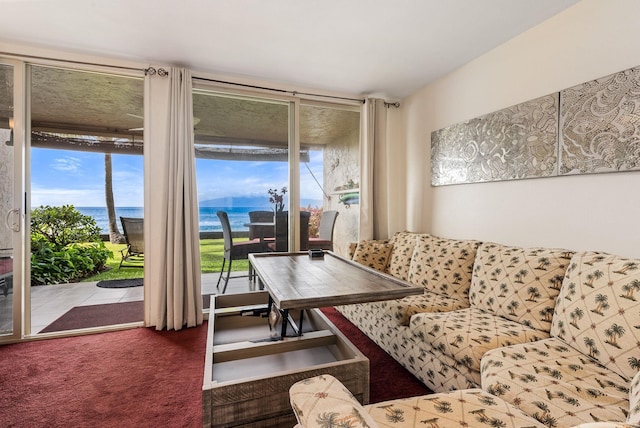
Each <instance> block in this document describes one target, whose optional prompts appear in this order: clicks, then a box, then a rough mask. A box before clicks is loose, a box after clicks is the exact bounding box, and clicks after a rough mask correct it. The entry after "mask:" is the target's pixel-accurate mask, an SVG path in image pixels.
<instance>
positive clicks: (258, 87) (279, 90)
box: [193, 77, 365, 104]
mask: <svg viewBox="0 0 640 428" xmlns="http://www.w3.org/2000/svg"><path fill="white" fill-rule="evenodd" d="M193 79H194V80H201V81H204V82H212V83H222V84H224V85H233V86H241V87H243V88H250V89H261V90H265V91H273V92H279V93H283V94H291V95H293V96H296V95H308V96H311V97H321V98H332V99H335V100H345V101H358V102H361V103H362V104H364V103H365V99H364V98H348V97H336V96H333V95H322V94H312V93H308V92H298V91H289V90H287V89H278V88H269V87H266V86H257V85H249V84H247V83H236V82H227V81H225V80H216V79H207V78H204V77H193Z"/></svg>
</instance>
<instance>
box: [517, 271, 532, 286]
mask: <svg viewBox="0 0 640 428" xmlns="http://www.w3.org/2000/svg"><path fill="white" fill-rule="evenodd" d="M528 274H529V271H528V270H526V269H520V271H519V272H518V273H516V274H515V275H514V276H515V280H514V282H517V283H519V284H524V281H523V278H524V277H525V276H527V275H528Z"/></svg>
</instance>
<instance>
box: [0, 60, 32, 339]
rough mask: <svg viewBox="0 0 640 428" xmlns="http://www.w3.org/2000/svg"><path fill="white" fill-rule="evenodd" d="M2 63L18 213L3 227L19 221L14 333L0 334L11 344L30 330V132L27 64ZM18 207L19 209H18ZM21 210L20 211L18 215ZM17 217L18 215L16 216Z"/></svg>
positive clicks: (14, 239)
mask: <svg viewBox="0 0 640 428" xmlns="http://www.w3.org/2000/svg"><path fill="white" fill-rule="evenodd" d="M0 63H1V64H3V65H8V66H11V67H12V68H13V186H12V187H13V190H12V195H11V198H12V201H11V210H12V212H14V214H12V215H10V214H9V213H2V218H1V219H0V221H2V222H3V225H2V226H1V227H6V226H8V223H9V221H12V222H16V221H17V224H18V230H15V229H13V228H10V230H11V245H12V247H13V248H12V249H13V254H12V256H13V286H12V296H13V297H12V308H13V310H12V317H13V326H12V332H11V333H9V334H3V335H0V343H11V342H17V341H20V340H21V339H22V338H23V337H24V336H25V332H26V331H27V330H26V328H27V327H26V323H25V317H24V316H23V314H24V313H26V312H25V303H27V305H28V302H25V290H24V287H23V286H22V283H23V282H24V278H26V277H28V263H26V255H27V254H28V248H27V247H28V244H27V246H25V245H24V242H25V236H26V229H27V227H26V224H27V218H26V217H25V215H26V181H25V175H24V170H25V165H26V156H27V150H26V138H25V136H26V135H28V134H27V132H28V128H29V126H28V121H27V114H28V113H27V112H28V97H27V92H28V77H27V76H28V73H27V65H26V63H25V62H23V61H17V60H12V59H8V58H0ZM14 210H15V211H14ZM16 212H17V214H15V213H16ZM16 216H17V218H16Z"/></svg>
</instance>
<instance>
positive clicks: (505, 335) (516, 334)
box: [409, 308, 549, 371]
mask: <svg viewBox="0 0 640 428" xmlns="http://www.w3.org/2000/svg"><path fill="white" fill-rule="evenodd" d="M409 329H410V331H411V334H412V335H413V336H414V337H417V338H418V339H416V341H418V340H419V339H421V340H422V341H424V342H428V343H429V345H430V346H431V347H432V348H434V349H437V350H439V351H440V352H442V353H443V354H445V355H447V356H449V357H451V358H453V359H454V360H455V361H456V362H458V363H459V364H462V365H464V366H466V367H469V368H471V369H472V370H475V371H479V370H480V359H481V358H482V356H483V355H484V353H485V352H487V351H489V350H491V349H495V348H499V347H502V346H507V345H512V344H516V343H523V342H531V341H534V340H540V339H545V338H547V337H548V336H549V335H548V334H547V333H545V332H541V331H539V330H536V329H533V328H531V327H527V326H526V325H524V324H520V323H518V322H515V321H511V320H508V319H506V318H502V317H499V316H496V315H493V314H491V313H487V312H484V311H482V310H480V309H475V308H468V309H461V310H458V311H452V312H441V313H420V314H416V315H414V316H413V317H411V322H410V324H409Z"/></svg>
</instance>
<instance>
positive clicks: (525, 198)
mask: <svg viewBox="0 0 640 428" xmlns="http://www.w3.org/2000/svg"><path fill="white" fill-rule="evenodd" d="M638 17H640V1H637V0H583V1H582V2H580V3H578V4H577V5H575V6H573V7H571V8H569V9H567V10H566V11H564V12H563V13H561V14H559V15H557V16H555V17H553V18H551V19H550V20H548V21H546V22H544V23H542V24H540V25H538V26H537V27H535V28H533V29H531V30H529V31H528V32H526V33H524V34H522V35H520V36H518V37H516V38H514V39H512V40H510V41H509V42H507V43H505V44H504V45H502V46H499V47H498V48H496V49H494V50H493V51H491V52H489V53H487V54H485V55H484V56H482V57H480V58H478V59H477V60H475V61H473V62H471V63H469V64H467V65H465V66H463V67H462V68H460V69H458V70H457V71H455V72H453V73H451V74H449V75H447V76H444V77H443V78H442V79H440V80H439V81H437V82H435V83H433V84H431V85H429V86H427V87H425V88H423V89H422V90H420V91H418V92H417V93H415V94H413V95H412V96H410V97H408V98H407V99H405V100H403V101H402V103H401V104H402V106H401V108H400V110H399V111H398V113H396V114H393V115H392V116H391V121H392V125H391V126H390V128H391V130H392V131H391V132H392V138H393V139H395V140H397V141H405V142H406V147H407V156H406V164H402V163H399V164H398V165H397V170H396V171H395V173H397V174H407V182H408V183H411V185H408V186H407V187H406V189H398V191H406V192H407V200H408V201H410V202H408V203H407V207H406V214H405V213H404V212H403V211H404V210H402V211H400V215H401V216H404V217H406V226H405V228H406V229H409V230H415V231H423V232H431V233H433V234H436V235H440V236H444V237H451V238H474V239H480V240H484V241H495V242H500V243H504V244H510V245H521V246H552V247H562V248H567V249H572V250H597V251H606V252H610V253H614V254H620V255H624V256H629V257H638V258H640V172H624V173H613V174H592V175H581V176H570V177H554V178H544V179H531V180H519V181H505V182H496V183H483V184H469V185H455V186H444V187H436V188H434V187H431V186H430V168H431V165H430V160H429V157H430V145H431V132H432V131H434V130H437V129H440V128H444V127H446V126H449V125H452V124H455V123H458V122H462V121H464V120H467V119H470V118H473V117H476V116H479V115H482V114H486V113H490V112H493V111H496V110H499V109H501V108H504V107H508V106H511V105H514V104H517V103H520V102H523V101H527V100H530V99H533V98H536V97H539V96H542V95H546V94H549V93H552V92H556V91H559V90H562V89H565V88H568V87H571V86H574V85H576V84H580V83H583V82H586V81H589V80H592V79H595V78H598V77H603V76H606V75H608V74H611V73H615V72H618V71H622V70H625V69H627V68H631V67H635V66H638V65H640V37H638V28H639V27H638V23H639V21H638ZM445 43H446V41H445ZM405 171H406V172H405Z"/></svg>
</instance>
